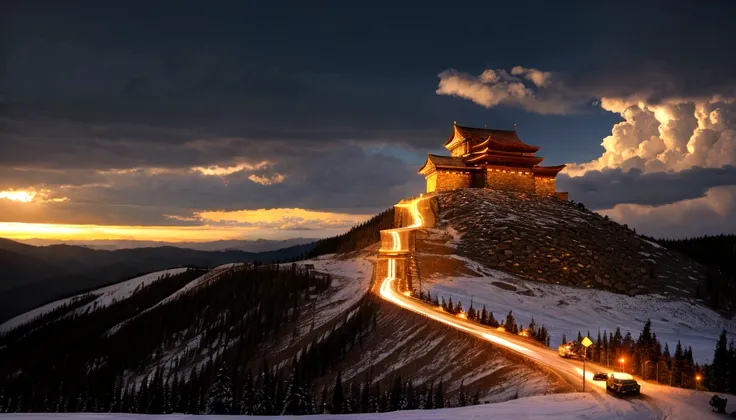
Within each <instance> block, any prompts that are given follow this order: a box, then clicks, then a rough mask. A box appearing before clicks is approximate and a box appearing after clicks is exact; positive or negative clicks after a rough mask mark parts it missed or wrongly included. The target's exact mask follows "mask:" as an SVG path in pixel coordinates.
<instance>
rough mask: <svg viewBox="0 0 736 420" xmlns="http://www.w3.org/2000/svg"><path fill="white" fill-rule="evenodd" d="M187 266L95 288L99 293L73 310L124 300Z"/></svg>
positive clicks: (99, 306) (88, 308) (85, 309)
mask: <svg viewBox="0 0 736 420" xmlns="http://www.w3.org/2000/svg"><path fill="white" fill-rule="evenodd" d="M187 270H188V268H186V267H181V268H172V269H169V270H162V271H156V272H153V273H148V274H146V275H143V276H140V277H136V278H133V279H130V280H126V281H123V282H120V283H116V284H113V285H112V286H107V287H103V288H102V289H97V290H95V291H94V292H92V294H94V295H99V297H98V298H97V299H95V300H93V301H92V302H90V303H88V304H86V305H84V306H82V307H81V308H77V309H76V310H75V311H74V312H75V313H77V314H83V313H85V312H87V311H96V310H99V309H102V308H106V307H108V306H110V305H112V304H113V303H116V302H120V301H121V300H125V299H127V298H129V297H130V296H132V295H133V292H134V291H135V290H136V289H138V288H142V287H144V286H146V284H148V283H151V282H154V281H157V280H159V279H162V278H163V277H168V276H175V275H178V274H181V273H183V272H185V271H187Z"/></svg>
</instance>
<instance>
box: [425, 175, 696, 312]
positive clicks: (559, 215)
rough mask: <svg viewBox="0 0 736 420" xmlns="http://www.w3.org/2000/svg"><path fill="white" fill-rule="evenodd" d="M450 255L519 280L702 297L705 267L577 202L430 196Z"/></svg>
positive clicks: (474, 193) (482, 192)
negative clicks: (447, 243) (450, 246)
mask: <svg viewBox="0 0 736 420" xmlns="http://www.w3.org/2000/svg"><path fill="white" fill-rule="evenodd" d="M433 200H434V202H435V207H436V212H437V216H438V219H439V223H438V225H437V228H440V229H443V230H444V231H445V232H446V233H447V235H448V238H449V239H451V240H452V241H453V242H452V243H453V245H454V248H453V251H452V252H454V253H456V254H457V255H459V256H461V257H466V258H470V259H472V260H473V261H476V262H478V263H481V264H483V265H484V266H486V267H488V268H493V269H498V270H501V271H505V272H507V273H510V274H513V275H514V276H516V277H518V278H520V279H527V280H534V281H539V282H544V283H549V284H560V285H567V286H574V287H583V288H595V289H601V290H607V291H611V292H614V293H623V294H628V295H631V296H635V295H641V294H648V293H658V294H662V295H667V296H675V297H682V298H702V297H704V296H706V293H705V292H706V290H704V289H705V288H706V284H705V282H704V280H705V273H706V268H705V267H704V266H703V265H702V264H700V263H698V262H697V261H695V260H693V259H691V258H688V257H686V256H685V255H682V254H680V253H678V252H675V251H671V250H668V249H666V248H664V247H663V246H661V245H659V244H657V243H655V242H652V241H649V240H647V239H645V238H643V237H640V236H638V235H637V234H636V232H634V231H633V230H631V229H629V228H628V227H626V226H622V225H619V224H618V223H615V222H613V221H611V220H608V218H606V217H603V216H601V215H599V214H597V213H594V212H591V211H589V210H587V209H586V208H585V207H584V206H582V205H581V204H575V203H572V202H568V201H563V200H557V199H554V198H548V197H537V196H529V195H518V194H515V193H509V192H503V191H494V190H488V189H466V190H459V191H452V192H445V193H441V194H438V195H437V196H436V197H435V198H433Z"/></svg>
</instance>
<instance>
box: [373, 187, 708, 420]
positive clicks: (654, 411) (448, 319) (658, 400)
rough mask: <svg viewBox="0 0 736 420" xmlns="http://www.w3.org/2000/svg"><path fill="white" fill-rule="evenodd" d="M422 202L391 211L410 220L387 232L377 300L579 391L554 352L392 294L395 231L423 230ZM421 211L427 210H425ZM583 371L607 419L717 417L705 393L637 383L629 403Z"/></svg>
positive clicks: (575, 366)
mask: <svg viewBox="0 0 736 420" xmlns="http://www.w3.org/2000/svg"><path fill="white" fill-rule="evenodd" d="M426 199H428V197H423V196H420V197H419V198H417V199H414V200H412V201H410V202H408V203H403V204H398V205H397V207H405V208H408V210H409V212H410V213H411V215H412V219H413V224H412V225H411V226H407V227H402V228H397V229H389V230H387V231H386V232H389V233H390V234H391V237H392V239H393V246H392V247H391V248H390V249H388V250H382V253H384V254H385V255H387V256H388V273H387V276H386V277H385V278H384V279H383V281H382V283H381V284H380V287H379V294H380V296H381V297H382V298H383V299H385V300H387V301H389V302H391V303H393V304H395V305H398V306H400V307H402V308H405V309H408V310H410V311H413V312H416V313H418V314H421V315H424V316H426V317H428V318H431V319H433V320H435V321H437V322H441V323H443V324H445V325H448V326H450V327H453V328H456V329H458V330H461V331H464V332H466V333H468V334H472V335H474V336H476V337H479V338H481V339H483V340H486V341H489V342H491V343H493V344H495V345H498V346H502V347H504V348H506V349H508V350H510V351H513V352H516V353H518V354H520V355H522V356H524V357H526V358H528V359H530V360H533V361H534V362H537V363H538V364H540V365H542V366H544V367H545V368H547V369H549V370H550V371H552V372H554V373H555V374H557V375H558V376H559V377H560V378H561V379H562V380H564V381H565V382H567V383H569V384H570V385H571V386H573V388H575V389H577V390H579V391H580V390H582V388H583V365H582V362H580V361H576V360H570V359H563V358H561V357H559V356H558V354H557V352H556V351H555V350H552V349H550V348H548V347H546V346H542V345H539V344H538V343H536V342H534V341H531V340H530V339H526V338H523V337H520V336H516V335H513V334H509V333H506V332H502V331H498V330H496V329H493V328H489V327H486V326H483V325H480V324H477V323H474V322H471V321H468V320H466V319H463V318H461V317H459V316H457V315H453V314H450V313H448V312H445V311H443V310H442V308H441V307H436V306H434V305H429V304H427V303H425V302H423V301H420V300H419V299H415V298H412V297H411V296H410V295H408V294H404V293H401V292H399V291H398V290H397V283H398V280H399V279H397V278H396V277H397V276H396V273H397V270H396V259H395V258H393V256H397V255H399V254H408V253H409V246H408V245H409V244H402V243H401V235H400V234H399V232H402V231H405V230H412V229H419V228H422V227H424V226H423V225H424V220H425V217H423V216H422V214H421V211H420V208H419V203H420V202H421V201H422V200H426ZM423 208H428V206H425V207H423ZM587 366H588V369H587V370H586V374H585V383H586V386H585V388H586V390H587V392H589V393H591V394H592V395H593V397H594V398H596V399H597V400H598V401H599V402H600V403H601V404H602V405H603V406H604V407H605V409H606V411H607V412H609V413H611V414H612V417H611V418H625V419H664V418H667V419H680V418H681V419H693V418H699V419H703V418H709V417H710V416H714V417H713V418H719V417H718V416H717V415H715V414H713V413H710V412H709V411H708V405H707V404H708V399H709V398H710V395H709V394H706V393H704V392H696V391H692V390H684V389H679V388H670V387H665V386H660V385H656V384H651V383H647V382H643V381H639V383H640V384H641V387H642V395H641V396H638V397H634V398H618V397H616V396H614V395H611V394H609V393H608V392H607V391H606V387H605V382H600V381H593V373H594V372H595V371H596V370H598V371H610V368H605V367H601V366H596V365H594V364H592V363H587Z"/></svg>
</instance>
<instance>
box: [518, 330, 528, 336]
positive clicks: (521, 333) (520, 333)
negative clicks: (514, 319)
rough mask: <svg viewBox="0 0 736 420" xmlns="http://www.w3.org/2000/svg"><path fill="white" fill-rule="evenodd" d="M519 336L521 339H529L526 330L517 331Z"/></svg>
mask: <svg viewBox="0 0 736 420" xmlns="http://www.w3.org/2000/svg"><path fill="white" fill-rule="evenodd" d="M519 335H520V336H522V337H529V331H527V330H521V331H519Z"/></svg>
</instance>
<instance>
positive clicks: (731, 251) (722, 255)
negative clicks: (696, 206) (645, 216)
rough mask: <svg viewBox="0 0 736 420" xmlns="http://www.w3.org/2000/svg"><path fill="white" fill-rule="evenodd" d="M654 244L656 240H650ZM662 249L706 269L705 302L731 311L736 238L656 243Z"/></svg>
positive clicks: (735, 285)
mask: <svg viewBox="0 0 736 420" xmlns="http://www.w3.org/2000/svg"><path fill="white" fill-rule="evenodd" d="M651 240H652V241H654V240H655V239H651ZM656 241H657V243H659V244H660V245H662V246H664V247H665V248H668V249H672V250H675V251H678V252H681V253H683V254H685V255H687V256H688V257H690V258H692V259H694V260H696V261H698V262H699V263H701V264H703V265H706V266H707V270H706V279H705V280H706V285H707V289H708V298H709V301H710V302H711V305H712V306H714V307H715V308H719V309H720V308H722V307H723V308H728V307H730V308H731V309H733V308H734V304H733V302H736V235H716V236H703V237H699V238H688V239H658V240H656Z"/></svg>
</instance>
